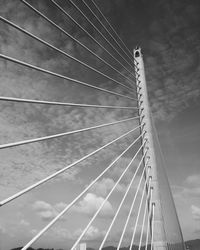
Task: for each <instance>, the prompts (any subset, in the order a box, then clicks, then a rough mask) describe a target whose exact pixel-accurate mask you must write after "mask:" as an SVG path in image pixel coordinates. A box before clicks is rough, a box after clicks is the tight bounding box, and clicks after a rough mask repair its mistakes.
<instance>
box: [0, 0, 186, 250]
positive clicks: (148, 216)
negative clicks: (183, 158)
mask: <svg viewBox="0 0 200 250" xmlns="http://www.w3.org/2000/svg"><path fill="white" fill-rule="evenodd" d="M49 2H50V3H51V5H52V6H53V7H54V8H55V9H56V10H57V11H59V13H60V15H62V16H63V18H66V23H67V24H68V25H69V24H71V25H72V26H73V27H76V29H79V30H80V32H82V33H83V34H84V36H85V37H87V38H88V39H89V41H90V42H88V43H84V42H82V41H81V39H80V38H76V37H75V36H73V35H72V34H71V33H70V32H68V31H67V29H65V28H62V27H61V26H60V25H59V22H58V23H56V21H54V20H53V19H51V17H48V16H47V15H46V14H44V13H45V10H43V11H41V10H39V8H38V5H37V4H36V6H37V7H34V6H33V5H31V4H30V3H29V2H28V1H26V0H21V1H20V4H24V8H27V11H30V12H34V15H35V18H37V19H44V20H45V22H46V24H48V25H49V26H52V29H56V30H58V31H59V32H60V34H62V39H64V41H66V43H67V42H68V41H70V42H73V44H77V45H78V46H80V47H81V49H82V50H83V51H84V53H86V52H87V53H88V54H90V56H92V57H93V58H95V59H93V62H95V63H93V64H94V65H93V64H92V63H91V62H89V63H88V62H86V61H87V59H86V60H85V61H84V60H83V59H79V58H78V56H77V55H73V53H70V52H68V51H67V49H65V50H64V49H60V48H59V47H58V46H56V45H54V44H53V42H52V43H51V42H49V41H46V40H45V38H44V39H43V38H41V37H40V36H38V35H35V34H37V27H36V28H35V29H36V30H35V31H33V30H32V31H29V30H28V28H24V27H22V26H20V25H18V24H16V23H15V22H14V21H12V20H10V19H8V18H7V17H3V16H1V17H0V20H1V22H2V23H4V25H5V26H6V27H9V29H8V30H9V32H13V31H15V32H18V33H21V34H22V35H23V37H27V39H30V40H31V41H32V42H33V46H34V45H35V44H36V43H37V44H40V45H41V46H44V47H47V48H48V49H50V50H51V51H53V52H54V53H57V54H58V56H60V57H62V58H64V59H66V60H67V62H68V60H71V61H73V62H74V63H76V65H79V64H80V65H81V67H84V70H85V74H86V75H88V77H87V78H88V81H86V80H81V79H77V78H76V77H73V75H75V76H76V75H78V73H77V72H72V74H71V75H70V76H68V75H67V74H62V73H59V72H57V71H56V70H55V71H53V70H51V69H48V68H45V66H43V67H42V66H38V65H37V64H36V63H29V62H27V61H26V60H21V59H19V58H17V57H14V56H12V55H9V54H6V53H5V54H3V53H1V54H0V57H1V59H2V61H3V63H5V64H7V63H8V64H9V65H18V66H19V67H20V69H21V70H24V74H26V73H27V72H28V71H32V72H34V73H35V72H36V73H37V72H38V74H40V75H41V76H46V75H48V77H52V78H53V79H55V78H56V79H57V81H62V82H66V84H67V86H69V85H76V88H74V89H73V88H72V91H75V92H76V91H79V89H80V92H81V91H82V89H83V88H86V89H87V90H88V93H91V95H92V98H91V99H92V101H95V99H96V100H97V102H96V103H82V102H81V101H80V102H79V101H78V102H77V98H74V101H73V100H72V99H71V98H70V101H55V100H41V99H31V98H25V97H24V98H23V97H22V96H20V97H16V96H1V97H0V101H1V102H4V103H14V104H16V105H19V104H20V106H19V107H22V106H21V105H27V104H28V105H29V104H30V105H35V106H37V107H38V109H40V107H44V106H45V107H47V109H50V108H51V107H56V108H57V109H59V108H62V110H63V109H66V111H65V112H64V113H62V114H63V115H66V114H67V112H69V110H73V111H74V114H76V110H79V112H80V113H81V112H83V116H80V118H79V116H78V119H84V112H85V111H84V110H91V117H92V118H91V119H90V120H92V121H93V123H92V124H91V125H89V126H85V127H78V128H75V129H74V130H70V131H61V132H59V133H52V134H48V135H44V136H39V137H37V138H28V139H24V138H22V139H23V140H19V141H14V142H9V143H5V144H1V145H0V149H1V150H2V151H3V150H6V149H7V150H12V149H13V148H17V147H22V146H26V145H27V146H29V145H31V144H34V143H36V144H37V145H39V144H38V143H45V145H46V146H48V143H50V141H53V145H54V144H56V143H59V142H58V140H60V139H62V140H64V141H67V140H68V138H69V137H70V136H74V135H80V136H81V135H82V134H85V133H88V132H93V133H94V135H95V134H98V135H99V137H98V140H99V139H100V138H101V137H103V136H106V137H107V138H106V137H105V138H104V140H102V141H100V140H99V142H100V143H99V146H97V145H96V142H95V143H94V145H93V146H94V148H93V149H92V148H91V145H92V144H93V143H92V140H93V138H90V140H89V144H88V145H87V144H85V145H84V146H82V147H84V148H86V149H87V147H88V149H89V150H87V152H86V153H85V154H84V155H81V154H80V157H79V158H78V159H77V154H76V157H75V158H74V159H70V160H69V162H70V163H69V164H67V163H66V164H65V166H64V167H62V168H59V169H58V170H57V171H54V172H53V173H51V174H49V175H48V174H47V175H46V176H45V177H44V178H41V179H40V180H38V181H36V182H34V183H31V184H30V185H29V186H27V187H24V188H23V189H21V190H19V191H17V192H16V193H14V194H12V195H10V196H9V197H6V198H4V199H3V200H1V201H0V206H1V208H0V209H6V207H7V206H12V203H13V202H14V201H15V200H18V199H20V198H21V197H22V196H24V195H27V194H28V193H30V192H33V191H34V190H36V189H38V188H39V187H40V186H43V185H46V184H47V183H48V182H49V181H52V180H54V179H55V178H56V177H58V176H59V175H61V174H63V173H67V172H69V171H71V170H72V169H76V168H77V167H78V165H79V164H81V163H83V166H82V167H83V169H84V168H85V166H84V163H85V162H87V160H90V159H91V158H92V159H93V162H92V165H93V168H95V165H96V164H97V161H100V162H101V165H102V163H104V166H103V168H102V167H101V172H99V173H98V175H96V176H95V177H94V178H92V179H91V180H90V181H89V182H88V183H87V185H85V186H84V188H83V189H82V190H81V192H80V193H78V194H77V195H76V197H75V198H73V199H72V200H71V201H70V202H69V203H66V205H65V207H63V208H62V210H61V211H59V212H58V213H57V214H55V216H54V217H53V218H52V219H51V220H50V221H47V223H46V225H45V226H44V227H43V228H41V229H40V230H39V231H37V232H36V233H35V235H33V237H32V238H31V239H29V241H28V242H26V243H24V246H23V248H22V250H26V249H28V248H29V247H31V246H32V245H33V244H34V243H35V242H37V241H38V240H39V239H41V238H42V237H43V236H44V235H45V233H46V232H48V230H50V229H51V228H53V227H54V226H55V223H56V222H58V221H59V220H60V219H62V217H63V216H65V215H67V213H70V209H72V208H73V207H75V206H76V204H78V202H79V201H80V200H81V199H82V198H83V197H84V195H86V194H88V193H89V192H91V190H92V188H94V187H95V185H96V184H97V183H98V182H99V181H100V180H102V178H104V177H105V176H106V174H108V173H109V172H111V171H112V169H115V170H116V168H120V169H118V170H117V171H118V172H120V175H119V176H118V177H117V178H115V180H114V181H113V184H112V186H111V187H110V189H109V191H108V192H106V195H105V196H104V198H103V199H102V200H101V202H100V203H99V204H98V207H97V208H96V209H95V211H94V213H93V214H92V215H91V216H90V218H88V221H87V223H86V224H85V227H84V229H82V230H81V231H80V233H79V234H78V235H77V238H76V239H74V240H73V242H72V245H71V246H70V248H71V249H75V248H76V247H77V246H78V244H79V243H80V242H82V241H85V238H84V237H85V235H86V234H87V232H88V231H89V230H90V228H91V226H92V225H93V223H94V222H95V220H96V219H97V218H98V216H99V215H100V214H101V213H102V211H103V209H104V208H105V206H106V205H108V204H111V201H110V202H109V203H108V201H109V200H111V197H112V195H113V194H114V192H121V191H119V189H120V188H119V186H120V184H121V183H122V181H123V178H124V177H125V176H127V175H128V183H127V184H126V185H124V186H123V187H124V189H123V196H122V197H121V196H120V195H118V196H117V197H118V204H117V206H115V209H114V213H113V214H112V216H111V218H110V219H109V221H108V222H109V224H108V225H106V228H105V230H104V233H103V234H102V237H101V239H100V243H99V245H98V248H99V249H102V248H103V247H105V246H106V245H107V241H108V239H109V236H110V233H111V231H112V229H113V228H114V227H116V225H115V223H116V221H117V219H118V218H119V216H120V212H121V211H122V209H123V206H125V205H126V207H128V209H127V210H126V213H125V214H124V215H123V220H122V223H121V225H120V228H118V229H119V231H120V234H119V237H118V239H117V241H118V242H117V250H119V249H120V248H121V247H123V240H124V237H125V236H126V232H127V229H128V227H130V228H131V233H130V234H129V236H128V240H129V243H128V246H129V249H130V250H131V249H133V247H136V246H137V249H145V250H147V249H151V250H184V249H185V245H184V240H183V236H182V231H181V228H180V224H179V220H178V216H177V212H176V208H175V205H174V201H173V197H172V193H171V190H170V186H169V182H168V179H167V175H166V173H165V166H164V165H165V161H164V158H163V155H162V150H161V147H160V144H159V139H158V136H157V132H156V128H155V125H154V118H153V114H152V113H151V110H150V105H149V98H148V90H147V85H148V83H146V78H145V67H144V61H143V54H142V51H141V48H139V47H136V48H135V49H134V51H133V53H132V52H130V51H129V49H128V48H127V46H126V45H125V43H124V42H123V41H122V39H121V38H120V37H119V36H118V34H117V32H116V31H115V29H114V28H113V27H112V25H111V24H110V23H109V22H108V20H107V18H106V17H105V15H104V14H103V13H102V11H101V8H100V7H99V6H98V5H97V4H96V3H95V1H93V0H91V1H90V3H88V2H87V1H85V0H82V1H81V4H82V5H81V6H82V8H81V7H79V6H78V5H77V4H76V3H75V1H73V0H69V1H68V2H69V3H70V10H73V11H74V12H75V11H76V13H78V14H79V15H80V17H81V20H84V22H85V23H87V25H86V26H91V27H92V30H93V31H94V32H96V33H97V34H98V36H99V37H100V38H101V39H97V38H96V37H95V36H93V35H92V33H90V32H89V31H88V29H87V28H86V27H85V26H84V25H83V24H82V23H81V22H79V21H77V20H76V19H75V18H74V17H73V11H68V10H67V9H64V7H62V6H61V5H60V4H58V2H56V1H54V0H51V1H49ZM86 10H87V12H86ZM11 19H12V18H11ZM69 20H70V21H69ZM96 22H97V23H98V25H99V26H98V27H100V28H98V27H97V25H96V24H95V23H96ZM49 26H48V27H49ZM18 33H17V34H18ZM66 39H67V40H66ZM82 40H84V39H82ZM91 44H93V46H90V45H91ZM28 49H30V50H31V49H32V48H28ZM98 49H99V50H100V53H98ZM68 50H70V49H68ZM82 50H81V51H82ZM75 54H76V53H75ZM50 59H51V58H50ZM33 61H34V60H33ZM102 65H103V66H102ZM56 67H58V68H59V65H56ZM66 67H67V66H66ZM77 67H79V66H77ZM78 69H79V68H78ZM6 70H7V71H8V72H9V67H7V68H6ZM90 75H91V76H90ZM83 79H84V77H83ZM91 79H93V81H92V82H91ZM94 79H97V82H94ZM98 79H100V81H99V80H98ZM102 82H103V83H104V84H102ZM105 83H106V84H105ZM47 88H48V84H47ZM90 89H91V92H90ZM69 91H70V89H69ZM83 93H85V92H83ZM99 93H100V94H101V101H99V100H100V99H99ZM71 94H72V92H71ZM38 96H39V95H38ZM74 96H75V94H74V92H73V94H72V97H74ZM77 96H78V94H77ZM104 96H105V97H104ZM108 96H111V98H110V97H108ZM102 100H103V101H102ZM107 100H109V101H107ZM110 100H111V101H110ZM124 103H125V105H124ZM69 108H70V109H69ZM52 110H53V111H52V112H54V109H52ZM70 112H71V111H70ZM109 112H110V114H111V116H110V117H111V119H110V120H108V119H105V121H103V120H102V122H100V121H99V120H98V119H97V118H96V117H95V115H96V116H98V113H100V114H101V117H100V118H103V117H104V115H105V118H107V117H109V115H108V114H109ZM113 112H114V113H113ZM116 115H117V116H118V117H119V118H120V117H123V119H116ZM106 116H107V117H106ZM112 117H114V119H113V118H112ZM95 121H98V123H96V122H95ZM68 122H69V123H70V121H68ZM81 124H83V122H81ZM85 124H87V123H85ZM122 131H123V132H122ZM121 132H122V133H121ZM112 133H113V134H114V135H115V137H113V136H111V135H112ZM120 133H121V134H120ZM90 135H93V134H90ZM116 135H117V136H116ZM80 138H82V137H80ZM110 138H111V139H110ZM70 140H71V139H70ZM74 140H75V139H74ZM76 140H77V139H76ZM81 140H82V139H81ZM102 142H104V143H102ZM78 143H81V142H78ZM62 145H65V143H63V144H62ZM66 145H67V146H68V147H69V146H70V143H68V144H67V143H66ZM113 145H114V149H115V151H116V152H114V153H113V152H112V151H111V150H109V147H110V146H113ZM67 150H70V148H69V149H68V148H67ZM71 150H73V151H74V150H77V151H78V152H79V151H80V150H78V149H76V148H72V149H71ZM84 152H85V151H84ZM101 152H103V153H102V154H101ZM110 153H111V154H113V155H114V154H115V153H117V155H115V157H114V158H113V159H112V161H110V162H109V161H108V160H107V157H108V155H109V154H110ZM100 154H101V155H100ZM72 155H73V154H72ZM96 155H98V157H97V156H96ZM99 155H100V157H99ZM104 157H105V159H104ZM125 158H126V161H122V162H121V165H123V166H121V165H120V164H118V163H119V162H120V160H122V159H125ZM107 162H109V163H108V165H106V164H107ZM82 171H84V170H82ZM46 172H48V171H46ZM70 173H71V172H70ZM88 173H89V174H90V170H88V169H86V168H85V175H88ZM65 181H68V180H65ZM121 186H122V185H121ZM127 197H129V202H127ZM63 202H65V201H64V200H63ZM126 202H127V204H126ZM83 216H84V215H83ZM77 223H78V221H76V224H77ZM65 226H66V227H67V226H68V225H67V222H66V224H65ZM4 250H5V249H4Z"/></svg>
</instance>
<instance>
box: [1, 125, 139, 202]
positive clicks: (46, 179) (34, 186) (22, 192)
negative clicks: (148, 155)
mask: <svg viewBox="0 0 200 250" xmlns="http://www.w3.org/2000/svg"><path fill="white" fill-rule="evenodd" d="M139 127H140V126H138V127H136V128H134V129H132V130H130V131H128V132H126V133H125V134H123V135H121V136H119V137H118V138H116V139H114V140H112V141H110V142H109V143H107V144H105V145H104V146H102V147H100V148H98V149H96V150H94V151H92V152H91V153H89V154H87V155H86V156H84V157H82V158H81V159H79V160H77V161H75V162H73V163H72V164H70V165H68V166H66V167H64V168H62V169H61V170H59V171H57V172H55V173H53V174H51V175H49V176H48V177H46V178H44V179H42V180H41V181H38V182H37V183H35V184H33V185H31V186H29V187H27V188H25V189H23V190H21V191H20V192H18V193H16V194H14V195H12V196H10V197H8V198H6V199H4V200H3V201H1V202H0V206H3V205H5V204H7V203H8V202H10V201H12V200H14V199H16V198H18V197H19V196H21V195H23V194H25V193H27V192H29V191H30V190H32V189H34V188H36V187H38V186H40V185H41V184H43V183H45V182H47V181H49V180H50V179H52V178H54V177H56V176H57V175H59V174H61V173H63V172H65V171H66V170H67V169H69V168H71V167H73V166H75V165H77V164H78V163H80V162H82V161H84V160H86V159H87V158H89V157H91V156H92V155H94V154H96V153H98V152H99V151H101V150H102V149H104V148H106V147H108V146H109V145H111V144H112V143H114V142H116V141H118V140H120V139H121V138H123V137H124V136H126V135H128V134H130V133H132V132H133V131H135V130H136V129H138V128H139ZM138 138H139V137H138Z"/></svg>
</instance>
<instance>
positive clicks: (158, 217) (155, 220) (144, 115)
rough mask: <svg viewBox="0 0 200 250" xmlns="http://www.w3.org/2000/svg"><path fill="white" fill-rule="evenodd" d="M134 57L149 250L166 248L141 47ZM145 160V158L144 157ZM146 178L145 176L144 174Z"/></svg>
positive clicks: (135, 51) (135, 50) (163, 249)
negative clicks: (147, 194)
mask: <svg viewBox="0 0 200 250" xmlns="http://www.w3.org/2000/svg"><path fill="white" fill-rule="evenodd" d="M134 59H135V72H136V86H137V97H138V108H139V116H140V124H141V133H144V132H145V133H144V135H143V137H142V140H143V142H144V141H145V140H146V141H147V143H146V144H145V146H144V150H143V152H145V151H146V150H147V149H148V151H147V154H146V156H145V157H146V158H149V160H148V166H149V167H150V174H149V176H151V178H152V180H151V184H150V185H151V188H152V189H153V190H152V197H151V199H149V201H148V202H149V204H148V210H149V215H150V216H149V220H150V221H149V223H150V225H151V226H150V234H151V237H152V238H153V239H152V245H151V250H167V249H168V247H167V242H166V234H165V229H164V220H163V216H162V207H161V199H160V195H161V194H160V192H159V184H158V166H157V162H156V152H155V146H154V140H153V130H152V123H151V112H150V106H149V100H148V91H147V85H146V78H145V70H144V61H143V56H142V52H141V48H138V47H137V48H136V49H134ZM146 160H147V159H146ZM146 178H147V176H146Z"/></svg>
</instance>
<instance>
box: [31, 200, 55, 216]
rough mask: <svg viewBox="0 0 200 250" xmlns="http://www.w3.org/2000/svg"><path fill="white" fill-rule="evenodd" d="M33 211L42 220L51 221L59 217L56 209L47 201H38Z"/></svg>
mask: <svg viewBox="0 0 200 250" xmlns="http://www.w3.org/2000/svg"><path fill="white" fill-rule="evenodd" d="M33 209H34V210H35V211H36V213H37V214H38V215H39V216H40V218H41V219H42V220H51V219H53V218H54V217H55V216H56V215H57V213H58V212H57V211H56V209H55V208H54V207H53V206H52V205H50V204H49V203H47V202H45V201H36V202H35V203H34V204H33Z"/></svg>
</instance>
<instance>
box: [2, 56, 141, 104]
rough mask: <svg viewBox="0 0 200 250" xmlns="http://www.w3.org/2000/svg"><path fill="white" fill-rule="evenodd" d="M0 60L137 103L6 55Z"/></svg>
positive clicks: (115, 93) (112, 92)
mask: <svg viewBox="0 0 200 250" xmlns="http://www.w3.org/2000/svg"><path fill="white" fill-rule="evenodd" d="M0 58H2V59H5V60H8V61H10V62H13V63H16V64H19V65H22V66H25V67H27V68H30V69H34V70H37V71H40V72H42V73H45V74H49V75H52V76H56V77H58V78H61V79H64V80H68V81H71V82H75V83H77V84H80V85H83V86H86V87H89V88H92V89H96V90H99V91H102V92H104V93H109V94H112V95H116V96H120V97H124V98H127V99H130V100H134V101H137V99H136V98H132V97H129V96H126V95H122V94H119V93H117V92H114V91H110V90H107V89H104V88H100V87H96V86H93V85H91V84H89V83H86V82H83V81H79V80H77V79H74V78H71V77H68V76H64V75H61V74H58V73H56V72H53V71H50V70H47V69H43V68H41V67H38V66H35V65H33V64H30V63H26V62H23V61H21V60H18V59H16V58H13V57H10V56H6V55H3V54H0Z"/></svg>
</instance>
